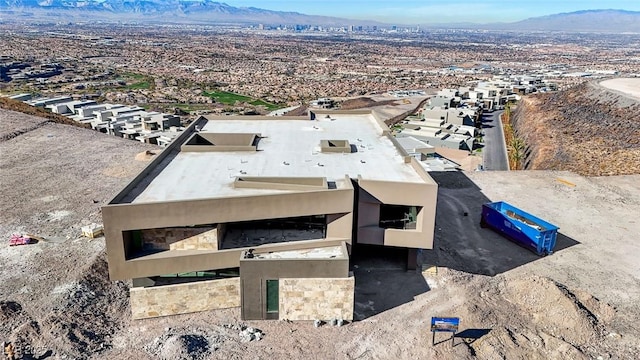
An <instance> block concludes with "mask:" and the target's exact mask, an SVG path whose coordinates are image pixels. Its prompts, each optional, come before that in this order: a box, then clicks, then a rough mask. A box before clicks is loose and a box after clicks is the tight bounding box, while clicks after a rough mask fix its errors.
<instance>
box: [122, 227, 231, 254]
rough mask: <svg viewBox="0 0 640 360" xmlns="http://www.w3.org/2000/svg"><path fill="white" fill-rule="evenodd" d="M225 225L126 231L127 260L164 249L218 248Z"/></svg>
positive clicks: (124, 237) (124, 238)
mask: <svg viewBox="0 0 640 360" xmlns="http://www.w3.org/2000/svg"><path fill="white" fill-rule="evenodd" d="M223 231H224V227H221V226H218V225H215V224H209V225H199V226H184V227H169V228H157V229H140V230H130V231H124V232H123V233H122V237H123V240H124V249H125V258H126V259H127V260H130V259H134V258H138V257H142V256H147V255H152V254H156V253H159V252H163V251H169V250H171V251H181V250H214V251H215V250H218V237H219V236H220V235H221V234H222V232H223Z"/></svg>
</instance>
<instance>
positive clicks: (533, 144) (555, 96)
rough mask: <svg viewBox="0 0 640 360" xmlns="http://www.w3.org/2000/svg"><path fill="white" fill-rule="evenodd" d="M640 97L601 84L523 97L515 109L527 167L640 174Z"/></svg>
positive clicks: (596, 173)
mask: <svg viewBox="0 0 640 360" xmlns="http://www.w3.org/2000/svg"><path fill="white" fill-rule="evenodd" d="M639 116H640V101H638V100H637V99H635V98H633V97H632V96H630V95H627V94H625V93H622V92H618V91H614V90H611V89H608V88H605V87H603V86H601V85H600V84H598V83H595V82H592V83H584V84H581V85H578V86H576V87H573V88H571V89H568V90H565V91H561V92H557V93H547V94H538V95H533V96H528V97H525V98H523V100H522V101H521V102H520V103H519V105H518V108H517V109H516V110H515V112H514V126H515V131H516V134H517V136H518V137H520V138H521V139H523V140H524V142H525V143H526V145H527V146H526V149H525V160H524V166H525V169H530V170H570V171H574V172H577V173H579V174H581V175H586V176H602V175H629V174H639V173H640V121H638V117H639Z"/></svg>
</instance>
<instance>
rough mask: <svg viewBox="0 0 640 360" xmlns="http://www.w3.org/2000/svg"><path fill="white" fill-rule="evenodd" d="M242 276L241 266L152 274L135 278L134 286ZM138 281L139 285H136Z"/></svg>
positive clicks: (151, 285) (184, 282)
mask: <svg viewBox="0 0 640 360" xmlns="http://www.w3.org/2000/svg"><path fill="white" fill-rule="evenodd" d="M239 276H240V268H237V267H236V268H228V269H216V270H203V271H192V272H186V273H179V274H166V275H158V276H150V277H148V278H142V279H134V287H137V286H141V287H154V286H165V285H175V284H186V283H193V282H199V281H207V280H221V279H229V278H237V277H239ZM136 283H138V285H136Z"/></svg>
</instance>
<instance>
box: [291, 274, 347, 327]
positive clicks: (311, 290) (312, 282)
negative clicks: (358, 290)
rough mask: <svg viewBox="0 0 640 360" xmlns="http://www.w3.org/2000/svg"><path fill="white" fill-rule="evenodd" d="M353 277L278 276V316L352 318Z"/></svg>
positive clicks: (310, 318) (294, 317)
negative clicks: (288, 277)
mask: <svg viewBox="0 0 640 360" xmlns="http://www.w3.org/2000/svg"><path fill="white" fill-rule="evenodd" d="M354 289H355V278H354V277H353V276H351V277H348V278H337V279H318V278H316V279H280V285H279V289H278V290H279V293H280V309H279V312H280V313H279V316H280V319H288V320H315V319H319V320H331V319H343V320H349V321H351V320H353V304H354Z"/></svg>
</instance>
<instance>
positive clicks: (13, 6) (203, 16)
mask: <svg viewBox="0 0 640 360" xmlns="http://www.w3.org/2000/svg"><path fill="white" fill-rule="evenodd" d="M2 13H8V14H12V15H14V16H13V18H14V19H15V18H16V17H17V18H19V19H20V20H23V21H29V20H34V21H42V20H48V21H52V20H53V21H57V22H67V21H95V20H104V21H136V22H166V23H208V24H265V25H267V24H268V25H293V24H313V25H325V26H346V25H351V24H353V22H354V20H347V19H342V18H335V17H328V16H316V15H305V14H301V13H297V12H285V11H272V10H266V9H259V8H255V7H234V6H230V5H228V4H225V3H221V2H216V1H211V0H0V21H2ZM358 24H359V25H381V23H379V22H375V21H358Z"/></svg>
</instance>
